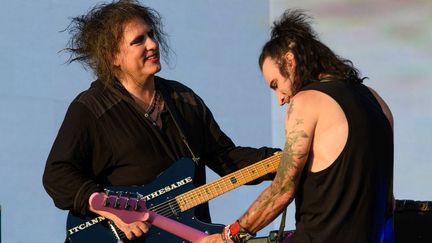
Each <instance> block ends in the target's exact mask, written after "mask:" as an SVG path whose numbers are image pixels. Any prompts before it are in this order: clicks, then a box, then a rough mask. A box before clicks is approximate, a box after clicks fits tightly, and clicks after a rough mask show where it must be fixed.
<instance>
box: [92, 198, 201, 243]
mask: <svg viewBox="0 0 432 243" xmlns="http://www.w3.org/2000/svg"><path fill="white" fill-rule="evenodd" d="M89 205H90V210H91V211H93V212H95V213H97V214H99V215H101V216H103V217H106V218H109V219H111V220H112V221H113V222H114V223H115V224H116V226H117V227H118V228H119V229H120V230H122V231H123V232H124V233H125V235H126V237H127V238H128V239H129V240H133V239H135V238H136V237H140V236H143V235H145V234H146V233H147V232H148V231H149V223H150V224H152V225H154V226H156V227H158V228H161V229H163V230H166V231H167V232H170V233H172V234H174V235H176V236H178V237H180V238H183V239H185V240H187V241H190V242H198V241H200V240H201V239H202V238H204V236H206V234H205V233H204V232H201V231H199V230H196V229H194V228H192V227H190V226H187V225H184V224H182V223H180V222H177V221H175V220H172V219H170V218H166V217H164V216H161V215H159V214H157V213H155V212H151V211H148V210H147V207H146V202H145V200H144V199H143V198H142V197H141V196H140V195H133V196H131V195H130V194H128V195H126V196H122V195H121V194H117V195H109V194H108V195H107V193H103V192H95V193H93V194H92V195H91V196H90V198H89Z"/></svg>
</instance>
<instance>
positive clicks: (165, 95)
mask: <svg viewBox="0 0 432 243" xmlns="http://www.w3.org/2000/svg"><path fill="white" fill-rule="evenodd" d="M160 90H161V93H162V97H163V99H164V101H165V104H166V106H167V110H168V112H169V113H170V115H171V117H172V119H173V121H174V124H175V126H176V127H177V130H178V131H179V134H180V137H181V139H182V140H183V143H184V144H185V145H186V147H187V149H188V150H189V152H190V153H191V156H192V160H193V161H194V162H195V163H196V164H198V162H199V160H200V158H199V157H196V156H195V154H194V152H193V151H192V149H191V147H190V146H189V143H188V140H187V138H186V135H185V133H184V132H183V131H184V128H183V127H182V125H181V124H182V123H181V122H180V117H179V115H178V112H177V109H176V107H175V105H174V103H173V100H172V98H171V95H170V94H169V93H168V92H167V90H166V88H165V87H163V88H162V89H160Z"/></svg>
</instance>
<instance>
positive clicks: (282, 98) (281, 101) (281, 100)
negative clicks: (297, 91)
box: [277, 93, 287, 106]
mask: <svg viewBox="0 0 432 243" xmlns="http://www.w3.org/2000/svg"><path fill="white" fill-rule="evenodd" d="M277 99H278V102H279V105H280V106H283V105H284V104H285V103H286V101H287V98H286V97H285V96H284V95H282V94H280V93H279V94H277Z"/></svg>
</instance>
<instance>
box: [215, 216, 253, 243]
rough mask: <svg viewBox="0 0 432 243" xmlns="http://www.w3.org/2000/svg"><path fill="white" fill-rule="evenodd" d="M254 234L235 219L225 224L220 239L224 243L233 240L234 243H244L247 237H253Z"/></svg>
mask: <svg viewBox="0 0 432 243" xmlns="http://www.w3.org/2000/svg"><path fill="white" fill-rule="evenodd" d="M254 236H255V234H251V233H249V232H248V231H247V230H246V229H245V228H243V227H242V226H241V225H240V223H239V221H238V220H237V221H235V222H234V223H233V224H229V225H227V226H225V228H224V231H223V232H222V240H223V241H224V243H228V242H234V243H244V242H247V241H248V240H249V239H251V238H253V237H254Z"/></svg>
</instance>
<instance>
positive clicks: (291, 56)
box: [284, 51, 296, 70]
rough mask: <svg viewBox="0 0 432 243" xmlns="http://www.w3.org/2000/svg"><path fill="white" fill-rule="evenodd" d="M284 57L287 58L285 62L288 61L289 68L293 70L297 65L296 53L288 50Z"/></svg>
mask: <svg viewBox="0 0 432 243" xmlns="http://www.w3.org/2000/svg"><path fill="white" fill-rule="evenodd" d="M284 58H285V62H286V65H287V68H288V70H292V69H293V68H294V67H295V65H296V63H295V58H294V54H293V53H292V52H291V51H288V52H287V53H286V54H285V55H284Z"/></svg>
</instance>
